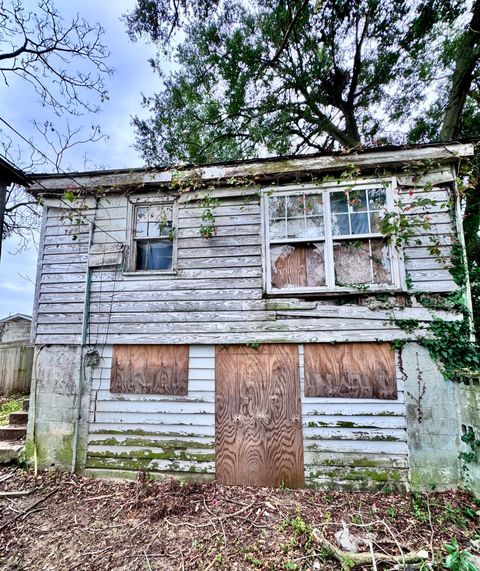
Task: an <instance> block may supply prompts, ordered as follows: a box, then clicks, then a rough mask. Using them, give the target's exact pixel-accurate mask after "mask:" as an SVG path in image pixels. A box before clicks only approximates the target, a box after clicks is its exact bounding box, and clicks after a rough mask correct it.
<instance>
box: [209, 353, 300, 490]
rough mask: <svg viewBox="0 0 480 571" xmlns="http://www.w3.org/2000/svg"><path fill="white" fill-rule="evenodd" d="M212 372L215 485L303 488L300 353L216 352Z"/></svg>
mask: <svg viewBox="0 0 480 571" xmlns="http://www.w3.org/2000/svg"><path fill="white" fill-rule="evenodd" d="M215 371H216V374H215V378H216V411H215V418H216V422H215V431H216V478H217V481H218V482H219V483H221V484H227V485H244V486H279V485H281V484H284V485H286V486H288V487H292V488H297V487H303V485H304V467H303V438H302V422H301V409H300V377H299V362H298V347H297V346H296V345H280V344H275V345H274V344H272V345H261V346H260V347H258V348H257V349H254V348H249V347H245V346H243V345H231V346H228V347H221V346H219V347H217V350H216V362H215Z"/></svg>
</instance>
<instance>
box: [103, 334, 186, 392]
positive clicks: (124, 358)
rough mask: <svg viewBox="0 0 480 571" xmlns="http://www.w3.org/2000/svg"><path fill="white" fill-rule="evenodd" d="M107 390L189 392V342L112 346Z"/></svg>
mask: <svg viewBox="0 0 480 571" xmlns="http://www.w3.org/2000/svg"><path fill="white" fill-rule="evenodd" d="M110 390H111V392H112V393H138V394H158V395H186V394H188V345H115V346H114V347H113V362H112V377H111V385H110Z"/></svg>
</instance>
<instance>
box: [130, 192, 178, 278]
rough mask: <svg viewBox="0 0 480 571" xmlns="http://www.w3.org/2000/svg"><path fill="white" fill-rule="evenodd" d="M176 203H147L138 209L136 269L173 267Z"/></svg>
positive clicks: (135, 226) (135, 232)
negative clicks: (174, 212) (174, 204)
mask: <svg viewBox="0 0 480 571" xmlns="http://www.w3.org/2000/svg"><path fill="white" fill-rule="evenodd" d="M173 237H174V226H173V204H172V203H163V204H145V205H139V206H136V207H135V209H134V228H133V242H134V244H133V249H134V252H133V254H134V263H133V264H132V267H133V269H135V270H141V271H155V270H157V271H158V270H172V269H173Z"/></svg>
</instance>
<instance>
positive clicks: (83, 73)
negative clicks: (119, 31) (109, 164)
mask: <svg viewBox="0 0 480 571" xmlns="http://www.w3.org/2000/svg"><path fill="white" fill-rule="evenodd" d="M28 6H30V7H28ZM103 33H104V31H103V28H102V26H101V25H100V24H90V23H89V22H87V21H86V20H84V19H83V18H80V17H79V16H78V15H77V16H75V17H73V18H72V19H70V20H65V19H64V18H63V17H62V15H61V14H60V12H59V11H58V10H57V8H56V7H55V5H54V4H53V1H52V0H37V1H36V2H35V3H33V2H26V1H25V2H24V1H22V0H0V81H3V83H4V89H8V87H9V86H10V85H11V83H12V82H17V84H18V83H20V84H21V85H22V86H23V88H24V89H27V90H28V89H30V90H33V91H34V92H35V93H36V94H37V96H38V98H39V99H40V102H41V104H42V105H43V106H44V107H47V108H49V109H50V110H51V111H52V115H53V116H55V115H56V116H58V118H59V120H60V118H64V117H65V116H68V115H81V114H83V113H88V114H90V113H95V112H96V111H98V109H99V104H100V103H101V102H102V101H104V100H105V98H107V97H108V94H107V90H106V87H105V78H106V77H107V76H108V75H110V74H111V73H112V69H111V68H110V67H109V65H108V57H109V53H108V50H107V48H106V46H105V45H104V44H103V43H102V36H103ZM5 112H6V110H5ZM26 113H28V110H26ZM34 119H35V117H33V116H32V120H34ZM0 121H1V123H0V149H1V151H0V152H1V153H2V154H3V155H4V156H5V157H7V158H9V159H10V160H11V161H13V162H15V163H16V164H17V165H18V166H20V167H21V168H37V169H38V168H43V169H44V170H58V169H59V168H60V163H61V158H62V157H63V154H64V152H65V150H66V149H67V148H68V147H69V146H71V145H77V144H80V143H81V142H86V141H88V142H92V141H96V140H98V139H99V138H100V137H101V133H100V132H99V129H98V127H97V126H93V127H92V129H89V132H88V134H87V135H85V134H84V133H80V132H79V130H78V129H77V128H70V127H69V125H68V123H66V124H65V123H64V122H63V123H62V124H61V125H58V124H57V123H56V121H55V120H53V119H52V120H50V121H48V122H47V123H45V124H42V125H36V126H37V129H38V133H39V134H40V135H41V141H42V143H41V146H42V148H43V151H42V150H40V152H36V151H35V150H34V149H33V147H30V148H29V150H28V152H27V154H25V153H20V154H19V153H18V152H17V147H15V146H14V145H12V136H13V137H15V138H17V140H18V136H17V135H15V134H13V133H12V132H11V131H9V128H10V127H9V126H8V125H7V123H8V117H5V116H4V114H3V113H0ZM5 121H6V122H5ZM47 152H48V153H49V158H51V160H52V162H49V161H48V160H47V159H46V153H47ZM52 163H53V164H52ZM37 220H38V211H37V210H36V208H35V202H34V200H33V199H32V197H30V196H29V195H28V194H26V193H25V192H24V190H23V189H22V188H21V187H15V186H14V187H11V188H10V189H8V190H7V196H6V208H5V220H4V225H3V232H1V235H0V240H2V238H5V237H7V236H9V235H12V234H16V235H18V236H19V238H20V244H26V243H28V238H29V236H30V234H31V230H32V228H34V227H35V225H36V222H37Z"/></svg>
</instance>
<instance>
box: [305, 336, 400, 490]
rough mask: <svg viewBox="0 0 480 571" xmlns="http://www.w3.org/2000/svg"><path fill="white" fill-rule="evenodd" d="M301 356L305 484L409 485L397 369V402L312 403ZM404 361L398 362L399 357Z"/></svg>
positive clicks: (337, 400) (318, 399)
mask: <svg viewBox="0 0 480 571" xmlns="http://www.w3.org/2000/svg"><path fill="white" fill-rule="evenodd" d="M299 352H300V383H301V397H302V419H303V438H304V449H305V481H306V484H307V485H308V486H323V487H329V486H337V487H338V486H342V487H344V488H347V489H355V488H357V487H358V488H362V489H365V486H366V485H368V483H369V484H371V485H375V486H376V487H378V486H380V487H381V486H382V485H384V484H385V485H388V486H390V487H396V486H402V485H405V484H406V483H407V482H408V449H407V432H406V418H405V399H404V380H403V378H402V374H401V371H400V367H399V363H398V361H397V364H396V374H397V389H398V399H397V400H379V399H342V398H322V397H306V396H305V391H304V379H305V376H304V350H303V345H300V346H299ZM397 358H398V357H397Z"/></svg>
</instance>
